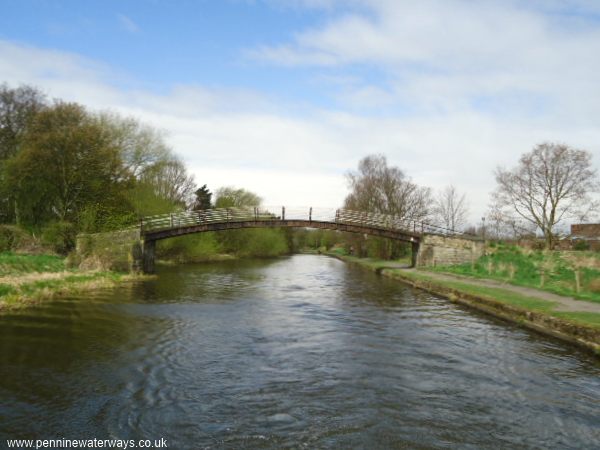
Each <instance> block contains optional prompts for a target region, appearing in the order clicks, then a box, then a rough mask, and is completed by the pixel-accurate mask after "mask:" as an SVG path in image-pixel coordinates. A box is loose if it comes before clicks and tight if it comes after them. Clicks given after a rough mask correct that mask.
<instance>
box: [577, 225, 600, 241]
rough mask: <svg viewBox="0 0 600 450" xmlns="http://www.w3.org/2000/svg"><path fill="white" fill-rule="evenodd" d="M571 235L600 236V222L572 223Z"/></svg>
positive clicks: (582, 236)
mask: <svg viewBox="0 0 600 450" xmlns="http://www.w3.org/2000/svg"><path fill="white" fill-rule="evenodd" d="M571 235H572V236H573V237H580V238H600V223H578V224H573V225H571Z"/></svg>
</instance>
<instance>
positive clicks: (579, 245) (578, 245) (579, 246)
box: [573, 240, 590, 251]
mask: <svg viewBox="0 0 600 450" xmlns="http://www.w3.org/2000/svg"><path fill="white" fill-rule="evenodd" d="M589 249H590V244H589V242H586V241H583V240H578V241H576V242H575V244H573V250H579V251H585V250H589Z"/></svg>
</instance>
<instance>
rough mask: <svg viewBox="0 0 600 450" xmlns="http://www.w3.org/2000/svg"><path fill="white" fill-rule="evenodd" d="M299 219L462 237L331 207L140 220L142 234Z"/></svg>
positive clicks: (232, 211) (250, 209)
mask: <svg viewBox="0 0 600 450" xmlns="http://www.w3.org/2000/svg"><path fill="white" fill-rule="evenodd" d="M283 220H286V221H287V220H302V221H308V222H311V221H315V222H329V223H339V224H346V225H360V226H368V227H373V228H379V229H388V230H394V231H402V232H408V233H412V234H422V233H433V234H441V235H446V236H450V235H451V236H456V235H463V236H467V234H466V233H462V232H459V231H456V230H451V229H448V228H443V227H439V226H436V225H432V224H429V223H426V222H423V221H418V220H413V219H410V218H403V217H398V216H392V215H389V214H380V213H368V212H361V211H353V210H349V209H333V208H312V207H305V208H286V207H285V206H260V207H244V208H215V209H205V210H198V211H182V212H177V213H171V214H160V215H156V216H148V217H144V218H143V219H142V220H141V221H140V227H141V231H142V233H144V232H148V231H159V230H167V229H173V228H182V227H189V226H196V225H205V224H215V223H229V222H257V221H283Z"/></svg>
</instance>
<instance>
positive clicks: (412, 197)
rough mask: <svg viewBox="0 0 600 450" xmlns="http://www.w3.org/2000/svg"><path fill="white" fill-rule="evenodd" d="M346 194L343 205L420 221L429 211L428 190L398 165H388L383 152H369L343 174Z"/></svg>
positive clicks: (429, 195)
mask: <svg viewBox="0 0 600 450" xmlns="http://www.w3.org/2000/svg"><path fill="white" fill-rule="evenodd" d="M347 178H348V185H349V187H350V190H351V191H350V194H348V196H347V197H346V200H345V202H344V204H345V207H346V208H350V209H357V210H361V211H370V212H378V213H383V214H393V215H397V216H400V217H405V218H408V219H412V220H423V219H425V218H427V217H428V216H429V214H430V210H429V206H430V204H431V190H430V189H429V188H426V187H421V186H418V185H417V184H415V183H413V182H412V181H411V180H410V179H408V178H407V177H406V175H405V174H404V172H402V170H400V169H399V168H398V167H390V166H388V164H387V159H386V157H385V156H383V155H369V156H367V157H365V158H363V159H362V160H361V161H360V162H359V164H358V171H356V172H350V173H349V174H348V175H347Z"/></svg>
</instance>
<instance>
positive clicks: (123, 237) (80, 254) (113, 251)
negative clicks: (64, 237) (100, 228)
mask: <svg viewBox="0 0 600 450" xmlns="http://www.w3.org/2000/svg"><path fill="white" fill-rule="evenodd" d="M75 258H76V265H78V266H80V267H82V268H86V269H101V270H115V271H120V272H127V271H135V272H139V271H140V270H141V263H142V262H141V241H140V230H139V229H138V228H131V229H128V230H122V231H112V232H106V233H94V234H80V235H78V236H77V244H76V248H75Z"/></svg>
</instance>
